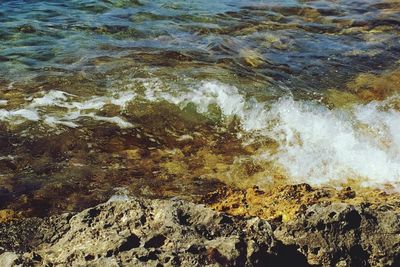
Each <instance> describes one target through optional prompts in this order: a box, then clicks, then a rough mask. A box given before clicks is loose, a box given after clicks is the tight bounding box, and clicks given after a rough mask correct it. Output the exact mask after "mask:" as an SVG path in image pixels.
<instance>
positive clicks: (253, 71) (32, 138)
mask: <svg viewBox="0 0 400 267" xmlns="http://www.w3.org/2000/svg"><path fill="white" fill-rule="evenodd" d="M399 28H400V3H399V2H398V1H395V0H388V1H366V0H365V1H361V0H360V1H347V0H346V1H232V0H222V1H159V0H158V1H144V0H136V1H134V0H104V1H100V0H92V1H82V0H71V1H38V0H37V1H34V0H30V1H28V0H27V1H18V0H9V1H8V0H4V1H1V2H0V204H1V208H11V209H14V210H18V211H23V212H24V213H26V214H27V215H46V214H52V213H56V212H62V211H68V210H79V209H82V208H83V207H87V206H89V205H92V204H95V203H98V202H100V201H104V200H106V199H107V198H108V197H109V196H110V195H112V194H113V192H114V190H115V189H116V188H120V187H125V188H128V189H129V190H130V191H131V192H132V193H134V194H139V195H146V196H154V197H171V196H180V197H188V198H192V199H196V198H197V197H199V196H202V195H203V194H205V193H207V192H209V191H211V190H214V189H215V188H217V187H219V186H221V185H223V184H224V183H225V184H229V185H234V186H239V187H247V186H252V185H259V186H271V185H274V184H282V183H299V182H307V183H311V184H313V185H325V184H329V185H334V186H341V185H343V184H349V183H350V184H352V185H355V184H356V185H357V186H370V187H378V188H382V189H385V190H398V189H399V188H400V135H399V133H400V113H399V110H400V101H399V99H398V93H399V91H400V77H399V76H400V72H399V71H398V70H397V69H398V68H399V63H400V62H399V59H400V38H399V33H400V31H399V30H400V29H399Z"/></svg>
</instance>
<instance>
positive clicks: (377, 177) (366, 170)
mask: <svg viewBox="0 0 400 267" xmlns="http://www.w3.org/2000/svg"><path fill="white" fill-rule="evenodd" d="M146 96H147V97H148V99H150V100H152V101H155V100H161V99H162V100H166V101H170V102H171V103H174V104H178V105H180V106H185V105H187V104H188V103H194V104H195V105H196V106H197V110H198V112H201V113H206V112H207V111H208V109H209V106H210V105H211V104H215V105H218V106H219V108H220V109H221V112H222V114H223V115H225V116H233V115H235V116H237V117H238V118H240V120H241V124H242V128H243V130H244V131H245V132H247V133H252V134H253V136H254V134H256V136H258V138H263V137H268V138H271V139H273V140H275V141H276V142H277V143H278V144H279V149H278V152H277V153H275V154H270V153H269V152H268V151H267V152H266V153H263V154H264V155H268V159H267V160H268V161H271V160H274V161H275V162H277V163H279V164H280V165H281V166H283V167H284V168H285V169H286V171H287V173H288V175H289V177H291V179H293V182H308V183H311V184H323V183H330V182H335V183H336V182H345V181H346V180H347V179H350V178H351V179H362V180H363V181H364V185H368V186H381V185H382V184H392V185H393V186H395V187H397V188H400V134H399V133H400V113H399V112H398V111H396V110H393V109H386V110H385V109H383V108H382V106H383V104H382V103H378V102H373V103H370V104H368V105H356V106H354V108H353V109H352V110H339V109H337V110H330V109H328V108H327V107H325V106H323V105H322V104H319V103H315V102H310V101H309V102H307V101H294V100H293V99H290V98H284V99H281V100H280V101H277V102H275V103H273V104H272V105H270V106H268V105H266V104H264V103H259V102H257V101H256V100H254V99H249V100H247V99H246V98H245V97H244V96H243V95H242V94H240V93H239V90H238V89H237V88H236V87H233V86H229V85H224V84H221V83H219V82H205V83H203V84H201V85H200V86H198V87H195V88H192V90H190V91H189V92H185V93H180V94H174V95H172V94H168V93H166V92H164V91H161V90H160V91H157V90H154V88H152V89H151V90H150V91H149V90H148V91H147V92H146Z"/></svg>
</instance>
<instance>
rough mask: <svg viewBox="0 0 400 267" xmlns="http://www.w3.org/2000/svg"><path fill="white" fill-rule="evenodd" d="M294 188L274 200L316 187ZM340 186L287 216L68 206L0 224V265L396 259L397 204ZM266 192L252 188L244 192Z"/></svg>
mask: <svg viewBox="0 0 400 267" xmlns="http://www.w3.org/2000/svg"><path fill="white" fill-rule="evenodd" d="M293 190H294V191H293ZM293 190H290V189H289V188H286V189H285V190H281V193H282V195H281V197H280V198H279V199H282V200H283V199H287V200H290V201H291V200H292V199H296V198H300V199H307V200H308V198H305V194H306V192H308V193H310V194H313V195H314V194H315V193H316V192H318V190H315V189H313V188H311V187H310V186H307V185H298V186H294V187H293ZM249 192H250V191H249ZM344 192H345V193H346V194H345V196H346V197H344V200H346V201H349V200H351V201H352V202H351V203H340V202H336V203H332V202H317V203H314V204H309V205H308V206H306V207H303V208H301V209H299V210H298V211H297V212H296V213H295V214H294V215H293V217H291V218H290V220H288V221H285V220H282V219H279V218H272V219H270V220H269V221H267V220H265V219H262V218H260V217H244V216H230V215H227V214H225V213H222V212H217V211H213V210H212V209H211V208H209V207H205V206H204V205H198V204H193V203H190V202H187V201H183V200H178V199H170V200H157V199H143V198H132V197H127V196H126V197H113V198H111V199H110V200H109V201H108V202H107V203H104V204H100V205H98V206H95V207H92V208H90V209H86V210H84V211H82V212H79V213H76V214H72V213H71V214H64V215H58V216H53V217H49V218H43V219H40V218H29V219H22V220H19V221H11V222H7V223H0V247H1V249H0V253H3V254H1V255H0V261H1V263H4V264H0V265H1V266H14V265H18V264H22V265H23V266H25V265H27V266H32V265H33V266H54V265H56V266H142V265H143V266H399V264H400V213H399V209H398V208H399V207H398V206H399V203H398V202H397V204H396V202H394V200H393V199H392V200H393V201H392V202H386V203H384V204H382V203H381V204H380V205H375V204H374V205H372V204H370V203H361V202H355V199H356V198H357V197H359V196H355V195H354V194H353V193H352V190H350V188H348V189H345V190H344V191H342V192H340V194H339V193H338V194H339V196H342V195H343V193H344ZM320 193H321V192H320ZM266 194H267V193H265V192H263V191H262V190H260V189H258V188H253V189H251V194H250V195H249V196H247V199H249V197H251V198H255V197H256V196H260V197H262V196H264V197H266V196H265V195H266ZM325 197H327V196H326V195H325ZM349 197H350V198H349ZM386 197H387V198H388V197H389V196H386ZM266 199H268V198H266ZM388 199H389V198H388ZM239 200H241V198H239ZM251 203H253V202H251V201H249V202H248V204H247V205H251ZM257 203H258V202H257ZM271 203H272V202H271ZM241 205H242V204H241ZM7 264H8V265H7ZM13 264H14V265H13Z"/></svg>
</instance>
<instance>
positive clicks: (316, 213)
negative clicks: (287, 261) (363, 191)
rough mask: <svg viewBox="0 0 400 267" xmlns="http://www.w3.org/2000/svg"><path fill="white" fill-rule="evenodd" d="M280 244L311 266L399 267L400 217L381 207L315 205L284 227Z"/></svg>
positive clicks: (278, 232)
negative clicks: (293, 250) (294, 248)
mask: <svg viewBox="0 0 400 267" xmlns="http://www.w3.org/2000/svg"><path fill="white" fill-rule="evenodd" d="M274 236H275V238H276V239H277V240H280V241H282V242H283V243H284V244H286V245H294V246H296V247H298V248H299V251H300V252H301V253H302V254H304V255H305V256H306V257H307V260H308V262H309V263H310V264H315V265H322V266H400V213H399V212H398V211H396V210H394V209H393V207H390V206H387V205H385V204H382V205H381V206H380V207H378V208H372V209H371V208H370V207H368V205H367V204H364V205H358V206H354V205H350V204H346V203H333V204H316V205H312V206H310V207H308V208H307V209H306V210H305V211H304V213H302V214H301V215H300V216H298V217H297V218H296V219H295V220H292V221H289V222H287V223H281V224H280V225H279V226H278V227H277V228H276V229H275V231H274Z"/></svg>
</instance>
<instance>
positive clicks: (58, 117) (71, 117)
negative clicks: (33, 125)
mask: <svg viewBox="0 0 400 267" xmlns="http://www.w3.org/2000/svg"><path fill="white" fill-rule="evenodd" d="M37 95H39V96H37V97H28V98H26V100H27V101H28V104H27V105H26V106H25V107H23V108H21V109H15V110H6V109H0V120H1V121H8V122H10V123H13V124H19V123H22V122H23V121H24V120H28V121H43V122H44V123H45V124H47V125H49V126H50V127H56V126H58V125H63V126H66V127H70V128H76V127H78V126H79V124H78V123H77V122H75V121H76V120H79V119H80V118H84V117H90V118H92V119H94V120H98V121H106V122H110V123H114V124H117V125H118V126H119V127H121V128H129V127H133V125H132V124H131V123H129V122H127V121H125V120H124V119H122V118H120V117H105V116H98V115H95V113H93V112H92V111H93V110H100V109H102V108H103V107H104V106H105V105H107V104H113V105H116V106H119V107H121V108H125V107H126V105H127V104H128V103H129V102H130V101H132V100H133V99H135V97H136V93H134V92H117V93H114V94H112V95H111V96H94V97H91V98H89V99H86V100H83V101H82V100H81V101H78V96H76V95H73V94H69V93H66V92H63V91H58V90H50V91H48V92H40V93H38V94H37ZM46 107H59V108H65V109H66V111H62V112H61V111H60V112H54V113H52V112H45V111H43V110H42V109H43V108H46ZM21 119H24V120H21Z"/></svg>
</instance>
